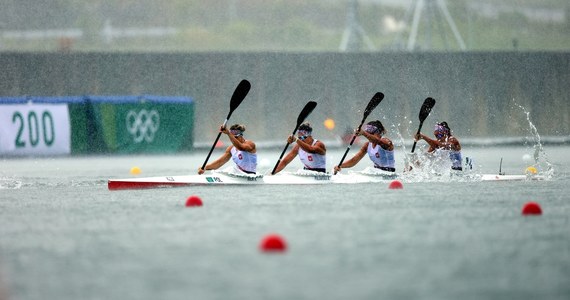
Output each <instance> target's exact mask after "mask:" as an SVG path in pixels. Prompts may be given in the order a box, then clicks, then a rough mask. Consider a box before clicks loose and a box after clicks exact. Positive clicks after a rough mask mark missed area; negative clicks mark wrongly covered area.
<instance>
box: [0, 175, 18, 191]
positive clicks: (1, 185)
mask: <svg viewBox="0 0 570 300" xmlns="http://www.w3.org/2000/svg"><path fill="white" fill-rule="evenodd" d="M21 187H22V181H21V180H17V179H14V178H8V177H0V190H2V189H9V190H17V189H20V188H21Z"/></svg>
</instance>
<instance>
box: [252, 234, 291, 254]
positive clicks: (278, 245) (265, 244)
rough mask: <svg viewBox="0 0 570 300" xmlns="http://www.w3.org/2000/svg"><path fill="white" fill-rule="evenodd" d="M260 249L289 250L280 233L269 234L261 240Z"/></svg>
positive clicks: (268, 250) (270, 250)
mask: <svg viewBox="0 0 570 300" xmlns="http://www.w3.org/2000/svg"><path fill="white" fill-rule="evenodd" d="M259 249H260V250H261V251H263V252H284V251H285V250H287V243H286V242H285V240H284V239H283V238H282V237H281V236H280V235H278V234H269V235H266V236H265V237H264V238H263V239H262V240H261V243H260V244H259Z"/></svg>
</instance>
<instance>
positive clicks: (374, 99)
mask: <svg viewBox="0 0 570 300" xmlns="http://www.w3.org/2000/svg"><path fill="white" fill-rule="evenodd" d="M382 99H384V94H382V93H380V92H378V93H376V94H374V96H373V97H372V99H370V102H368V105H367V106H366V109H365V110H364V119H366V117H368V115H369V114H370V113H371V112H372V111H373V110H374V109H375V108H376V106H378V104H380V102H382Z"/></svg>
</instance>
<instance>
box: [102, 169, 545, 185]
mask: <svg viewBox="0 0 570 300" xmlns="http://www.w3.org/2000/svg"><path fill="white" fill-rule="evenodd" d="M454 176H458V175H454ZM464 178H466V179H467V181H526V180H544V179H545V178H544V176H540V175H532V176H531V175H495V174H473V175H468V176H466V177H464ZM395 179H400V180H402V181H414V180H413V179H411V178H408V177H407V176H406V175H405V174H396V173H390V172H384V171H377V172H375V171H370V170H369V169H368V168H367V169H365V170H363V171H358V172H353V171H351V172H348V173H346V174H337V175H332V174H330V173H319V172H313V171H305V170H300V171H298V172H293V173H286V172H284V173H279V174H277V175H262V174H243V173H242V174H239V173H233V172H225V171H212V172H208V173H207V174H203V175H179V176H157V177H145V178H136V177H135V178H125V179H109V180H108V183H107V187H108V189H109V190H128V189H150V188H164V187H182V186H205V185H261V184H266V185H268V184H269V185H278V184H281V185H311V184H312V185H315V184H359V183H375V182H390V181H392V180H395ZM424 181H425V180H424ZM436 181H441V180H436Z"/></svg>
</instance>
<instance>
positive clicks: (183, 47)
mask: <svg viewBox="0 0 570 300" xmlns="http://www.w3.org/2000/svg"><path fill="white" fill-rule="evenodd" d="M0 6H1V7H0V67H2V70H3V72H2V73H0V96H4V97H7V96H8V97H20V96H26V95H32V96H77V95H143V94H150V95H164V96H188V97H191V98H192V99H194V101H195V105H196V106H195V124H194V125H195V127H194V132H195V133H196V138H195V141H197V142H198V143H200V142H203V143H208V142H210V141H211V140H212V137H214V136H215V135H216V134H217V129H218V126H219V124H218V123H220V122H221V121H223V117H224V114H225V113H226V109H227V107H226V106H227V103H228V101H229V97H230V96H231V93H232V92H233V89H234V88H235V86H236V85H237V83H238V82H239V81H240V80H241V79H248V80H250V81H251V82H252V90H251V92H250V95H249V96H248V98H247V100H246V102H244V105H243V106H244V108H243V109H241V108H240V111H238V112H237V113H236V114H235V115H234V116H233V117H232V118H234V119H235V121H236V122H243V123H246V124H248V125H250V126H249V128H250V129H248V131H249V134H250V136H251V137H252V138H254V139H256V140H275V139H277V140H282V139H283V138H282V136H286V135H287V134H288V131H289V130H290V128H289V127H290V126H288V125H290V123H292V122H294V120H295V118H296V116H297V114H298V111H299V110H300V108H302V106H303V105H304V103H306V102H307V101H308V100H316V101H317V102H318V103H319V107H318V108H317V110H315V112H314V114H313V115H312V117H311V119H312V120H313V122H314V123H316V124H317V125H318V127H317V128H316V129H317V130H319V131H321V132H322V133H323V135H324V136H323V138H334V137H335V136H338V135H341V134H343V133H344V131H345V129H346V128H347V127H351V126H354V124H355V123H357V122H358V119H359V117H360V114H361V112H360V110H361V109H362V108H363V107H364V106H365V104H366V103H367V101H368V100H369V99H370V97H372V95H373V94H374V93H375V92H379V91H380V92H383V93H385V94H386V100H385V101H384V102H383V104H382V107H381V108H380V109H378V112H377V113H378V114H377V115H376V116H371V117H372V118H380V119H382V120H384V122H385V123H387V125H388V126H390V127H391V128H392V129H393V131H392V134H396V133H398V132H399V133H401V134H402V135H403V136H404V138H405V139H409V138H410V137H409V136H408V135H409V134H410V131H411V130H410V128H413V127H415V126H417V124H414V122H416V123H417V113H418V109H419V106H420V105H421V103H422V101H423V99H425V98H426V97H427V96H431V97H434V98H435V99H437V100H438V104H437V106H436V108H435V109H434V112H433V113H434V115H433V121H434V122H435V121H436V120H447V121H448V122H450V124H451V125H452V127H453V129H454V131H455V132H456V134H458V135H460V136H464V137H476V138H479V137H509V136H521V135H523V136H524V135H526V134H528V126H527V125H528V120H526V116H525V114H524V113H521V111H520V109H519V108H518V106H519V105H521V106H523V107H524V108H526V109H527V110H528V111H530V112H531V118H532V120H533V122H534V123H535V124H536V125H537V127H538V129H539V132H541V133H543V134H545V135H552V136H562V137H567V138H568V140H570V136H569V134H568V133H569V132H570V108H569V107H570V106H569V105H568V103H570V93H569V89H568V82H570V52H569V50H570V2H568V1H566V0H544V1H534V0H503V1H499V0H481V1H471V0H454V1H444V0H313V1H305V0H287V1H282V0H276V1H263V0H209V1H199V0H172V1H166V2H165V1H162V2H157V1H151V0H137V1H134V0H111V1H102V0H92V1H76V0H58V1H39V0H3V1H2V4H0ZM284 108H287V109H284ZM329 118H330V119H334V121H335V122H336V124H337V126H336V128H334V129H325V127H324V126H322V121H324V120H325V119H329ZM180 122H184V120H181V121H180Z"/></svg>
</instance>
